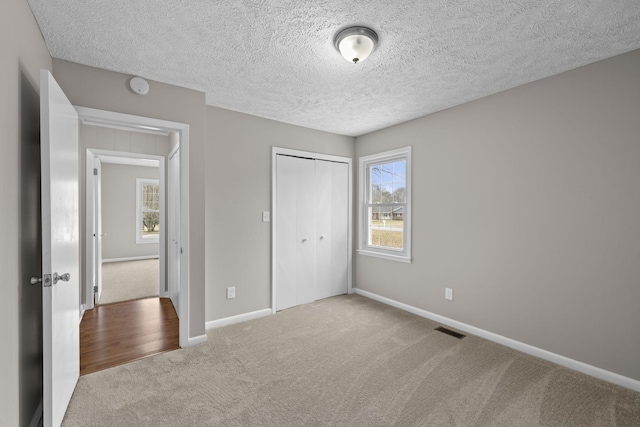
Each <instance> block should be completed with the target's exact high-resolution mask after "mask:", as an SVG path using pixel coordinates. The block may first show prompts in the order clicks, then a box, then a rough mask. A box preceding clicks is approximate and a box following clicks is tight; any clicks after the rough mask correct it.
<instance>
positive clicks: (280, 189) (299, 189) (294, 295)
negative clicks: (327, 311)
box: [274, 155, 349, 310]
mask: <svg viewBox="0 0 640 427" xmlns="http://www.w3.org/2000/svg"><path fill="white" fill-rule="evenodd" d="M348 194H349V166H348V165H347V164H346V163H337V162H329V161H324V160H313V159H305V158H298V157H291V156H284V155H278V156H277V157H276V206H277V209H276V218H274V220H275V223H276V310H283V309H286V308H289V307H293V306H295V305H300V304H306V303H308V302H312V301H315V300H318V299H322V298H327V297H330V296H334V295H341V294H346V293H347V287H348V252H347V251H348V246H347V244H348V233H349V228H348V221H349V209H348Z"/></svg>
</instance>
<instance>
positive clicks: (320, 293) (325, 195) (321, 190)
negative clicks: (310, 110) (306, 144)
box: [315, 160, 332, 299]
mask: <svg viewBox="0 0 640 427" xmlns="http://www.w3.org/2000/svg"><path fill="white" fill-rule="evenodd" d="M331 165H332V162H326V161H322V160H316V183H315V193H316V241H315V244H316V299H322V298H328V297H330V296H331V295H332V294H331V241H332V234H331V223H332V220H331V216H332V209H331V188H332V166H331Z"/></svg>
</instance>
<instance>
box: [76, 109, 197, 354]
mask: <svg viewBox="0 0 640 427" xmlns="http://www.w3.org/2000/svg"><path fill="white" fill-rule="evenodd" d="M75 108H76V110H77V111H78V116H79V118H80V121H81V122H82V123H87V124H94V125H96V124H99V125H100V126H108V127H115V128H118V129H127V130H137V131H141V132H157V133H161V134H169V133H170V132H176V133H178V135H179V137H180V151H181V152H180V235H181V247H182V256H181V258H180V298H179V300H180V303H179V307H177V311H178V316H179V317H180V346H181V347H188V346H189V125H188V124H185V123H178V122H172V121H167V120H160V119H153V118H149V117H142V116H134V115H131V114H123V113H117V112H114V111H105V110H97V109H94V108H86V107H78V106H76V107H75ZM128 154H129V155H130V156H131V154H132V153H128ZM143 157H148V156H147V155H143Z"/></svg>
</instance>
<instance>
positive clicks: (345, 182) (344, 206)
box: [331, 162, 349, 296]
mask: <svg viewBox="0 0 640 427" xmlns="http://www.w3.org/2000/svg"><path fill="white" fill-rule="evenodd" d="M348 251H349V165H348V164H346V163H336V162H331V296H335V295H343V294H346V293H347V292H348V291H349V289H348V288H349V252H348Z"/></svg>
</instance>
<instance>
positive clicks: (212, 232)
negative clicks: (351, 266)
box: [206, 107, 354, 321]
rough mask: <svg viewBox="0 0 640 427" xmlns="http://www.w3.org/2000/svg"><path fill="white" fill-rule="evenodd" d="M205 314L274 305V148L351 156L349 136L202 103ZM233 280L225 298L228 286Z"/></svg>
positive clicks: (215, 315) (214, 315)
mask: <svg viewBox="0 0 640 427" xmlns="http://www.w3.org/2000/svg"><path fill="white" fill-rule="evenodd" d="M207 139H208V146H207V150H208V151H207V164H208V168H207V175H206V191H207V192H206V198H207V199H206V206H207V229H206V236H207V239H206V241H207V246H206V257H207V261H206V277H207V293H206V297H207V303H206V319H207V321H211V320H215V319H220V318H225V317H229V316H234V315H237V314H243V313H248V312H252V311H256V310H261V309H265V308H270V307H271V223H270V222H269V223H263V222H262V211H271V148H272V147H273V146H277V147H284V148H292V149H298V150H303V151H312V152H317V153H325V154H334V155H339V156H345V157H351V158H352V157H353V150H354V147H353V142H354V139H353V138H351V137H346V136H339V135H334V134H330V133H326V132H320V131H316V130H311V129H307V128H302V127H299V126H292V125H288V124H284V123H280V122H275V121H272V120H266V119H261V118H258V117H255V116H249V115H246V114H241V113H236V112H232V111H228V110H223V109H220V108H214V107H207ZM227 286H235V287H236V298H235V299H233V300H227V299H226V294H225V288H226V287H227Z"/></svg>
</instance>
